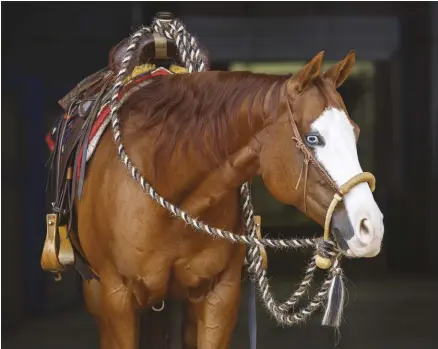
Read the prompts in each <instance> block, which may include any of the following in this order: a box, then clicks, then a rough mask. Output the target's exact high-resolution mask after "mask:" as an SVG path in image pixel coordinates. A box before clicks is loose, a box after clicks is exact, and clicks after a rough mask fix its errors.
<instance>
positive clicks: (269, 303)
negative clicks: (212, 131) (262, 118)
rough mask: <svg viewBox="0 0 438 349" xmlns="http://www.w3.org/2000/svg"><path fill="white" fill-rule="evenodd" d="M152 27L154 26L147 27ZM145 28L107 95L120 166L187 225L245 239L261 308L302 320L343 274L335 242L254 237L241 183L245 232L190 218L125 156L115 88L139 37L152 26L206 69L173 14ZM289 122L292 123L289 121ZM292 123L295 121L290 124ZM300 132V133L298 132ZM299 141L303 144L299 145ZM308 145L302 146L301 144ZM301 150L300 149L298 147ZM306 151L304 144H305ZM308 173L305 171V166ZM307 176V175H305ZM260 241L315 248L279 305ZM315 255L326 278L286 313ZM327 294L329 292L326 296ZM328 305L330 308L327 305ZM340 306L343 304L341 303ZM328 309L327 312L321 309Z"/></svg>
mask: <svg viewBox="0 0 438 349" xmlns="http://www.w3.org/2000/svg"><path fill="white" fill-rule="evenodd" d="M152 28H153V30H152ZM152 28H150V27H141V28H140V29H139V30H138V31H137V32H135V33H134V34H133V35H132V36H131V38H130V43H129V45H128V47H127V50H126V53H125V56H124V59H123V61H122V65H121V68H120V71H119V72H118V74H117V77H116V79H115V83H114V85H113V89H112V96H111V101H110V114H111V115H110V118H111V125H112V130H113V135H114V142H115V143H116V147H117V151H118V154H119V156H120V158H121V160H122V162H123V163H124V165H125V167H126V168H127V169H128V171H129V173H130V174H131V176H132V178H133V179H134V180H135V181H137V182H139V184H140V186H141V188H142V189H143V190H144V191H145V192H146V193H147V194H148V195H150V196H151V197H152V198H153V199H154V200H155V201H156V202H157V203H158V204H160V205H161V206H162V207H164V208H165V209H167V210H168V211H169V212H170V213H171V214H173V215H175V216H177V217H180V218H181V219H183V220H184V221H185V222H186V223H187V224H189V225H190V226H192V227H193V228H194V229H196V230H198V231H202V232H205V233H207V234H208V235H210V236H212V237H216V238H222V239H226V240H229V241H231V242H233V243H245V244H247V245H249V248H248V251H247V261H248V263H249V266H248V272H249V274H250V277H251V278H253V279H254V280H256V282H257V285H258V292H259V295H260V297H261V299H262V301H263V304H264V305H265V307H266V308H267V309H268V310H269V312H270V313H271V314H272V315H273V316H274V318H275V319H276V320H277V322H279V323H280V324H283V325H294V324H298V323H301V322H304V321H305V320H306V319H307V318H308V317H309V316H310V315H311V314H312V313H313V312H314V311H315V310H317V309H318V308H320V307H321V306H322V305H323V303H324V301H325V299H326V298H327V295H328V293H329V289H330V288H331V287H330V285H331V284H332V281H333V280H334V279H335V278H339V275H341V274H342V270H341V269H340V267H339V256H340V253H339V251H338V250H337V247H336V245H335V243H334V242H333V241H331V240H329V239H327V240H324V239H322V238H314V239H267V238H262V239H257V237H256V227H255V223H254V210H253V206H252V202H251V193H250V189H249V183H247V182H246V183H244V184H243V185H242V186H241V190H240V191H241V200H242V210H243V216H244V223H245V228H246V231H247V235H236V234H233V233H231V232H229V231H226V230H222V229H218V228H214V227H210V226H209V225H207V224H205V223H204V222H202V221H200V220H198V219H196V218H194V217H191V216H190V215H189V214H188V213H186V212H184V211H182V210H181V209H179V208H178V207H176V206H175V205H173V204H172V203H170V202H168V201H167V200H166V199H164V198H163V197H161V196H160V195H159V194H158V193H157V192H156V191H155V190H154V189H153V188H152V186H151V185H150V184H149V183H148V182H147V181H146V180H145V178H144V177H143V176H142V175H141V174H140V171H139V169H138V168H137V167H136V166H135V165H134V164H133V162H132V161H131V159H130V158H129V157H128V155H127V153H126V150H125V147H124V145H123V143H122V141H121V131H120V126H119V125H120V120H119V118H118V111H119V109H120V107H121V105H122V104H123V101H120V102H119V101H118V97H119V93H120V90H121V88H122V86H123V81H124V79H125V78H126V76H128V74H129V73H130V72H129V71H128V69H127V67H128V66H129V64H130V63H131V59H132V57H133V52H134V51H135V49H136V47H137V44H138V42H139V41H140V39H141V38H142V37H143V36H144V35H146V34H149V33H152V31H154V32H156V33H158V34H160V35H164V36H165V37H166V38H168V39H171V40H174V41H175V43H176V45H177V48H178V50H179V53H180V57H181V60H182V61H183V63H184V64H185V66H186V67H187V69H188V71H189V72H193V71H205V70H206V69H205V66H206V65H205V64H204V62H203V60H202V58H201V57H200V50H199V48H198V44H197V40H196V39H195V38H194V37H193V36H192V35H191V34H189V33H188V32H187V31H186V29H185V27H184V25H183V24H182V23H181V22H180V21H179V20H177V19H173V20H162V19H159V18H155V19H154V21H153V24H152ZM292 125H293V126H295V125H294V124H293V123H292ZM295 127H296V126H295ZM298 136H299V133H298ZM301 144H302V141H301V142H297V146H300V145H301ZM303 145H304V144H303ZM305 149H307V147H306V148H305ZM303 150H304V149H303ZM307 151H308V149H307ZM309 160H310V162H312V163H313V162H314V161H313V160H314V159H312V157H310V158H309ZM306 172H307V170H306ZM306 177H307V174H306ZM259 246H268V247H272V248H277V249H285V250H286V249H287V250H294V249H302V248H305V247H312V248H314V249H315V250H316V251H317V253H316V254H315V255H314V256H313V258H312V259H311V261H310V263H309V265H308V267H307V269H306V271H305V275H304V278H303V280H302V282H301V284H300V285H299V287H298V289H297V290H296V291H295V292H294V293H293V294H292V295H291V296H290V297H289V299H288V300H287V301H285V302H284V303H281V304H279V303H278V302H277V301H276V300H275V298H274V296H273V294H272V293H271V291H270V286H269V282H268V277H267V272H266V269H265V268H264V266H263V262H262V255H261V252H260V248H259ZM318 256H323V257H325V258H328V259H330V260H331V261H333V263H332V265H331V266H330V267H329V269H328V274H327V277H326V280H325V281H324V282H323V283H322V285H321V287H320V288H319V290H318V291H317V292H316V295H315V296H314V297H313V299H312V300H311V301H310V302H309V303H308V305H307V306H306V307H303V308H301V309H299V310H297V311H295V312H293V313H289V310H290V309H291V308H292V307H294V306H295V305H296V303H298V301H299V300H300V298H301V297H302V296H303V295H304V294H305V293H306V291H307V290H308V289H309V288H310V285H311V281H312V279H313V275H314V271H315V269H316V261H317V257H318ZM329 298H330V297H329ZM328 308H330V307H328ZM340 308H342V305H341V306H340ZM326 313H327V311H326ZM324 319H325V320H323V324H325V325H330V326H335V327H338V326H339V319H336V320H334V321H331V320H330V319H329V320H328V321H327V319H326V316H325V317H324Z"/></svg>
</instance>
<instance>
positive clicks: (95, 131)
mask: <svg viewBox="0 0 438 349" xmlns="http://www.w3.org/2000/svg"><path fill="white" fill-rule="evenodd" d="M171 70H174V69H171ZM171 70H167V69H166V68H163V67H159V68H157V69H155V70H152V71H150V70H149V71H146V72H144V70H143V69H141V67H138V68H137V69H136V70H134V72H138V74H137V75H136V76H135V74H134V73H133V74H131V76H130V77H129V79H126V80H125V84H124V86H123V87H122V91H121V93H120V95H119V99H120V98H122V97H123V95H125V94H126V93H127V92H128V91H130V89H131V88H132V87H134V86H136V85H137V84H139V83H141V82H143V81H145V80H148V79H151V78H154V77H157V76H164V75H169V74H174V73H173V72H172V71H171ZM111 92H112V90H110V91H109V92H108V93H106V95H105V97H104V98H103V99H102V106H101V107H100V110H99V113H98V116H97V118H96V120H95V122H94V124H93V126H92V129H91V132H90V136H89V138H88V141H89V144H88V148H87V158H86V162H88V161H89V160H90V159H91V156H92V155H93V153H94V151H95V149H96V147H97V144H98V143H99V140H100V138H101V136H102V134H103V132H104V131H105V129H106V127H107V126H108V124H109V122H110V108H109V101H110V94H111ZM62 118H70V116H68V115H63V116H61V117H59V118H58V120H57V121H56V122H55V125H54V127H53V128H52V131H51V132H49V133H48V134H47V136H46V143H47V146H48V148H49V150H50V151H51V152H53V150H54V144H55V142H54V138H56V135H57V132H58V125H59V124H60V122H61V120H62ZM78 118H79V116H76V117H74V118H71V119H70V120H69V121H68V124H67V129H66V131H65V133H64V137H63V139H62V144H63V145H64V144H65V142H66V140H67V139H68V136H69V133H70V132H69V131H70V130H71V129H72V127H73V126H74V123H75V122H77V120H78ZM82 149H83V148H82ZM82 149H81V150H82ZM81 159H82V151H81V152H80V154H79V156H78V159H77V161H78V163H77V173H76V175H77V176H79V174H80V164H81Z"/></svg>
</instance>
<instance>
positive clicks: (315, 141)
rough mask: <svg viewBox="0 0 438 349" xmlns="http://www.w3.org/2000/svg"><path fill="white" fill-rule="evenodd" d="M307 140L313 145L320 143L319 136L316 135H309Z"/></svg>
mask: <svg viewBox="0 0 438 349" xmlns="http://www.w3.org/2000/svg"><path fill="white" fill-rule="evenodd" d="M306 141H307V143H309V144H311V145H318V144H319V143H320V142H319V137H318V136H316V135H309V136H307V137H306Z"/></svg>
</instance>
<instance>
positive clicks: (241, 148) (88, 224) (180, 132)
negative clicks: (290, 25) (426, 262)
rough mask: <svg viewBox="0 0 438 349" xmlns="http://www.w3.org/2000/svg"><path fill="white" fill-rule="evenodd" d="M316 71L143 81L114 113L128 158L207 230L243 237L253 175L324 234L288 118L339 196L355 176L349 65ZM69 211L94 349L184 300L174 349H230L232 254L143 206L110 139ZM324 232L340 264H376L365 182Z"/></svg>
mask: <svg viewBox="0 0 438 349" xmlns="http://www.w3.org/2000/svg"><path fill="white" fill-rule="evenodd" d="M322 61H323V53H322V52H321V53H319V54H318V55H316V56H315V57H314V58H313V59H312V60H311V61H310V62H309V63H307V64H306V65H305V66H304V67H303V68H302V70H301V71H300V72H299V73H297V74H296V75H295V76H274V75H264V74H253V73H249V72H214V71H209V72H200V73H192V74H181V75H170V76H165V77H157V78H154V79H153V81H152V82H151V83H150V84H149V85H148V86H145V87H144V88H142V89H140V90H139V91H137V92H135V93H134V94H133V95H132V96H131V97H130V99H129V100H128V101H127V102H126V103H125V104H124V105H123V107H122V109H121V110H120V118H121V121H122V125H121V131H122V138H123V139H124V144H125V147H126V149H127V152H128V153H129V154H130V157H131V159H132V160H133V162H134V163H135V164H136V166H137V167H138V168H139V169H140V170H141V171H142V173H143V175H144V176H145V177H146V178H148V181H149V183H151V185H152V186H153V187H154V188H155V189H156V190H157V191H158V192H159V193H160V195H162V196H163V197H165V198H166V199H167V200H169V201H170V202H172V203H174V204H175V205H177V206H179V207H180V208H181V209H183V210H184V211H186V212H188V213H189V214H190V215H192V216H195V217H199V218H200V219H201V220H202V221H204V222H206V223H207V224H209V225H211V226H215V227H220V228H224V229H227V230H229V231H234V232H236V233H240V234H243V233H244V229H243V224H242V217H241V210H240V202H239V187H240V186H241V185H242V184H243V183H244V182H246V181H250V180H251V178H253V177H254V176H261V177H262V178H263V181H264V183H265V185H266V187H267V188H268V190H269V191H270V193H271V194H272V195H273V196H274V197H275V198H276V199H278V200H279V201H281V202H282V203H284V204H289V205H293V206H295V207H297V208H298V209H299V210H301V211H302V212H304V213H305V214H306V215H308V216H309V217H310V218H311V219H313V220H314V221H316V222H317V223H319V224H320V225H323V224H324V218H325V216H326V211H327V208H328V206H329V204H330V202H331V200H332V197H333V189H332V188H330V187H329V186H328V185H327V182H326V180H324V178H323V177H322V176H321V174H320V173H319V172H318V171H316V170H315V167H314V166H309V167H308V173H307V174H306V176H305V179H303V178H304V175H303V174H302V171H301V166H302V164H303V154H302V152H301V151H300V150H299V149H298V148H297V147H296V143H295V142H294V140H293V139H292V137H293V130H292V127H291V123H290V118H291V117H293V118H294V120H295V122H296V125H297V126H298V130H299V132H300V134H301V135H302V138H303V140H304V141H305V143H306V145H307V146H308V147H309V148H310V149H311V150H312V152H313V154H314V155H315V158H316V159H317V160H318V161H319V162H320V164H321V165H322V166H323V167H324V168H325V169H326V170H327V172H328V174H329V175H330V176H331V177H332V179H333V180H334V181H335V183H336V184H337V185H341V184H343V183H345V182H346V181H347V180H349V179H350V178H352V177H353V176H355V175H357V174H359V173H361V172H362V169H361V166H360V163H359V160H358V156H357V150H356V143H357V138H358V136H359V127H358V126H357V125H356V124H355V123H354V122H353V121H352V120H351V119H350V118H349V116H348V113H347V111H346V108H345V105H344V103H343V101H342V98H341V96H340V95H339V94H338V93H337V90H336V89H337V88H338V87H339V86H340V85H341V84H342V83H343V82H344V80H345V79H346V78H347V77H348V75H349V73H350V71H351V69H352V67H353V65H354V61H355V54H354V52H353V51H352V52H350V53H349V54H348V55H347V56H346V57H345V58H344V59H343V60H342V61H340V62H338V63H337V64H335V65H334V66H333V67H331V68H330V69H329V70H327V71H325V72H324V73H321V72H320V69H321V64H322ZM288 105H289V106H290V108H289V106H288ZM290 112H292V115H290ZM301 175H302V177H303V178H302V179H301V180H299V177H300V176H301ZM297 183H299V185H298V187H296V184H297ZM76 205H77V213H78V231H79V238H80V242H81V245H82V247H83V251H84V253H85V256H86V258H87V260H88V262H89V263H90V266H91V267H92V268H93V269H94V271H95V272H96V273H97V274H98V275H99V276H100V282H98V281H94V280H93V281H84V294H85V300H86V304H87V309H88V310H89V311H90V312H91V314H93V315H94V316H95V318H96V320H97V323H98V326H99V331H100V347H101V348H104V349H110V348H114V349H115V348H119V349H135V348H137V347H138V346H139V336H140V325H139V314H140V312H141V311H142V310H144V309H149V308H150V307H151V306H153V305H154V304H159V303H160V302H161V301H162V300H165V299H177V300H182V301H184V302H185V305H186V308H185V309H186V311H187V314H188V316H187V320H186V322H185V324H184V331H183V342H184V345H185V347H187V348H203V349H205V348H227V347H228V346H229V344H230V339H231V335H232V332H233V328H234V326H235V323H236V318H237V314H238V309H239V306H238V303H239V297H240V287H241V271H242V266H243V263H244V258H245V248H246V247H245V246H244V245H240V244H232V243H230V242H228V241H225V240H219V239H213V238H211V237H210V236H207V235H205V234H203V233H201V232H198V231H195V230H194V229H192V228H191V227H189V226H187V225H186V224H185V223H184V222H183V221H182V220H180V219H178V218H175V217H172V216H171V215H170V214H169V212H168V211H166V210H165V209H164V208H163V207H161V206H160V205H158V204H157V203H156V202H154V201H153V200H152V199H151V198H150V197H149V196H148V195H146V194H145V193H144V192H143V191H142V190H141V189H140V187H139V185H138V184H137V183H136V182H135V181H134V180H133V179H132V178H131V177H130V175H129V173H128V172H127V170H126V168H125V167H124V165H123V163H122V162H121V161H120V158H119V156H118V154H117V151H116V149H115V146H114V142H113V139H112V134H111V130H110V129H108V130H107V131H106V132H105V134H104V135H103V136H102V139H101V140H100V143H99V145H98V147H97V149H96V152H95V154H94V155H93V158H92V159H91V161H90V163H89V167H88V173H87V176H86V180H85V183H84V191H83V196H82V199H81V200H80V201H79V202H77V203H76ZM331 231H332V233H333V234H334V235H335V237H336V240H337V241H338V244H339V246H340V248H341V249H343V250H344V253H345V255H347V256H351V257H373V256H376V255H377V254H378V253H379V251H380V246H381V241H382V238H383V232H384V228H383V216H382V213H381V212H380V210H379V208H378V206H377V204H376V203H375V201H374V199H373V195H372V193H371V190H370V188H369V186H368V184H367V183H362V184H359V185H357V186H356V187H354V188H353V189H352V190H351V192H349V193H348V194H347V195H346V197H345V199H344V202H343V203H341V204H340V205H339V207H338V208H337V209H336V211H335V213H334V215H333V220H332V226H331Z"/></svg>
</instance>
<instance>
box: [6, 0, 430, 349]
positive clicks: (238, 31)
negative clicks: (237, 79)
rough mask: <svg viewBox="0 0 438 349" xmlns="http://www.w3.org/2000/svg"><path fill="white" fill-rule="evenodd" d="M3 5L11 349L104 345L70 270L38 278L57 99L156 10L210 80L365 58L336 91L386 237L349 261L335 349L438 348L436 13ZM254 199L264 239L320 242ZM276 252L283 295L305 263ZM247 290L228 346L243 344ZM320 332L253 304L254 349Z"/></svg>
mask: <svg viewBox="0 0 438 349" xmlns="http://www.w3.org/2000/svg"><path fill="white" fill-rule="evenodd" d="M1 9H2V40H1V41H2V43H1V44H2V194H3V195H2V203H3V205H2V218H3V220H2V289H1V291H2V308H1V311H2V342H3V343H2V344H3V345H4V347H5V348H7V349H12V348H25V347H27V346H32V348H44V349H49V348H55V347H59V346H60V345H61V343H62V345H63V347H64V348H70V347H71V348H73V347H75V348H76V347H81V348H97V329H96V327H95V325H94V322H93V319H92V318H91V317H90V316H89V315H88V314H87V313H86V312H85V310H84V307H83V301H82V294H81V289H80V278H79V276H78V275H77V274H76V273H74V272H71V273H67V274H65V275H64V278H63V281H62V282H60V283H55V282H54V281H53V278H52V277H51V275H49V274H48V273H45V272H43V271H42V270H41V268H40V253H41V249H42V245H43V242H44V237H45V214H46V210H45V184H46V173H47V172H46V168H45V167H44V165H45V162H46V160H47V158H48V155H49V153H48V149H47V147H46V144H45V142H44V137H45V134H46V132H47V131H48V130H49V129H50V127H51V126H52V123H53V122H54V120H55V117H57V116H58V115H59V113H61V109H60V107H59V106H58V105H57V101H58V100H59V99H60V98H61V97H62V96H64V94H65V93H67V92H68V91H69V90H70V89H72V88H73V87H74V85H75V84H76V83H78V82H79V81H80V80H81V79H82V78H84V77H85V76H87V75H89V74H91V73H93V72H95V71H97V70H99V69H101V68H103V67H104V66H105V65H106V63H107V60H108V53H109V50H110V49H111V47H112V46H113V45H115V44H116V43H117V42H119V41H120V40H121V39H123V38H125V37H126V36H128V35H129V34H131V33H132V32H133V31H134V30H135V29H136V28H138V26H140V25H141V24H144V25H149V23H150V22H151V20H152V17H153V16H154V15H155V13H156V12H158V11H171V12H173V13H174V14H175V15H176V16H178V17H179V18H180V19H181V20H182V21H183V22H184V23H185V25H186V26H187V29H188V30H189V31H190V32H191V33H192V34H195V35H196V36H197V37H198V38H199V40H200V41H201V42H202V43H203V44H204V45H205V46H206V47H207V49H208V50H209V52H210V56H211V61H212V69H216V70H251V71H255V72H270V73H280V74H283V73H284V74H288V73H294V72H296V71H297V70H298V69H299V68H300V67H302V66H303V64H304V63H305V62H306V61H307V60H309V59H310V58H311V57H313V56H314V55H315V54H316V53H317V52H319V51H321V50H325V52H326V53H325V62H326V66H328V65H330V64H332V63H334V62H335V61H337V60H340V59H342V58H343V57H344V56H345V55H346V54H347V53H348V51H349V50H350V49H355V50H356V55H357V64H356V67H355V69H354V71H353V73H352V75H351V76H350V77H349V79H348V80H347V81H346V82H345V83H344V85H343V86H342V87H341V88H340V93H341V95H342V96H343V98H344V101H345V103H346V105H347V108H348V110H349V112H350V114H351V116H352V118H353V119H354V120H355V121H356V122H357V123H358V124H359V126H360V127H361V135H360V140H359V145H358V147H359V157H360V161H361V163H362V167H363V170H365V171H371V172H373V173H374V174H375V176H376V179H377V189H376V192H375V197H376V200H377V202H378V204H379V206H380V208H381V210H382V212H383V213H384V216H385V221H384V222H385V238H384V245H383V250H382V253H381V254H380V255H379V256H378V257H376V258H374V259H368V260H355V261H347V262H345V263H344V269H345V272H346V275H347V278H348V282H347V287H348V291H349V304H348V306H347V308H346V311H345V319H346V321H345V323H344V325H343V326H342V327H341V339H340V343H339V345H338V347H339V348H369V347H373V348H385V349H386V348H395V347H397V348H419V349H420V348H424V349H429V348H435V347H436V345H437V343H438V334H437V331H436V318H434V314H435V313H436V311H437V310H438V303H437V301H436V299H435V298H434V297H435V296H436V294H437V291H438V280H437V279H438V278H437V274H438V273H437V272H438V254H437V253H436V250H435V249H436V246H438V232H437V228H436V226H437V223H438V218H437V216H438V215H437V212H438V211H437V205H436V196H437V173H438V154H437V150H438V147H437V140H438V98H437V96H438V20H436V19H437V18H438V4H437V3H433V2H416V3H394V2H378V3H377V2H373V3H371V2H370V3H353V2H351V3H350V2H338V3H334V2H333V3H331V2H309V3H307V2H306V3H304V2H289V3H280V2H278V3H276V2H257V3H256V2H247V3H243V2H235V3H222V2H208V3H207V2H205V3H202V2H199V3H195V2H180V3H176V2H167V3H165V2H160V3H158V2H136V3H131V2H115V3H85V2H76V3H71V2H70V3H69V2H63V3H42V2H41V3H36V2H33V3H30V2H29V3H22V2H20V3H18V2H17V3H4V2H3V3H2V7H1ZM434 19H435V20H434ZM253 191H254V201H255V208H256V211H257V213H258V214H261V215H262V225H263V233H264V234H269V235H270V236H272V237H275V236H278V235H279V234H281V235H282V236H292V235H293V236H303V235H309V234H314V233H316V232H320V231H321V229H320V228H318V227H316V226H315V225H314V224H313V223H312V222H310V221H309V220H308V219H306V217H305V216H304V215H302V214H300V213H298V212H297V211H296V210H295V209H294V208H291V207H286V206H284V205H282V204H280V203H278V202H277V201H276V200H274V199H273V198H272V197H271V196H270V195H269V194H268V193H267V191H266V190H265V188H264V187H263V184H262V183H261V181H259V180H256V181H255V183H254V188H253ZM268 257H269V273H270V275H271V276H272V282H273V284H274V291H275V292H276V293H278V294H279V297H286V296H287V295H288V294H289V293H290V292H291V291H292V290H293V288H294V287H295V285H296V284H297V282H298V280H299V278H300V272H301V271H302V269H303V268H304V266H305V265H306V262H307V260H308V258H309V256H308V255H305V254H303V253H296V254H286V253H273V252H271V251H268ZM244 284H245V288H244V290H243V292H242V305H241V312H240V317H239V323H238V326H237V329H236V332H235V336H234V339H233V346H232V347H233V348H243V347H247V346H248V338H247V337H248V335H247V332H248V331H247V323H246V321H247V304H246V297H247V289H246V286H247V284H246V282H245V283H244ZM318 321H319V318H318V317H315V318H313V319H312V320H311V321H309V323H308V324H306V325H303V326H300V327H297V328H285V329H282V328H280V327H278V326H277V325H276V323H275V322H274V320H273V319H269V317H268V316H267V315H266V313H265V312H264V310H263V309H262V308H261V307H260V308H259V312H258V323H259V347H260V348H268V347H270V346H278V347H280V346H282V347H285V346H288V347H291V346H292V347H296V348H301V347H306V348H315V349H319V348H332V347H333V346H334V344H335V339H336V338H335V335H334V333H333V331H332V330H329V329H325V328H321V327H320V326H319V323H318ZM433 323H435V326H434V325H433Z"/></svg>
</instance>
